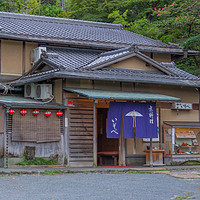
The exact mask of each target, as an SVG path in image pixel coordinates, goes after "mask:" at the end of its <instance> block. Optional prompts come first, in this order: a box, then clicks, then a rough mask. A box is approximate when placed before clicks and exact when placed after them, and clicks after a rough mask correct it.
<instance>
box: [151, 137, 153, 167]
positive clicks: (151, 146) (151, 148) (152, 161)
mask: <svg viewBox="0 0 200 200" xmlns="http://www.w3.org/2000/svg"><path fill="white" fill-rule="evenodd" d="M150 167H153V148H152V138H150Z"/></svg>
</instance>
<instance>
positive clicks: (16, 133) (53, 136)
mask: <svg viewBox="0 0 200 200" xmlns="http://www.w3.org/2000/svg"><path fill="white" fill-rule="evenodd" d="M50 111H51V113H52V114H51V116H50V117H46V116H45V115H44V113H45V110H39V112H40V113H39V115H37V116H33V114H32V112H33V109H27V114H26V115H24V116H22V115H21V114H20V109H15V113H14V114H13V116H12V119H10V120H9V121H11V122H12V126H10V128H11V132H12V141H15V142H37V143H42V142H56V141H59V140H60V135H61V132H62V130H63V128H62V124H63V122H62V121H63V119H62V117H61V118H59V117H57V116H56V112H57V111H56V110H50Z"/></svg>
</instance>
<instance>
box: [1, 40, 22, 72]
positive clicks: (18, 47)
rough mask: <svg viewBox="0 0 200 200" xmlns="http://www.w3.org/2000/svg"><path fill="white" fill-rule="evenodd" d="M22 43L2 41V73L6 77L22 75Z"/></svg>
mask: <svg viewBox="0 0 200 200" xmlns="http://www.w3.org/2000/svg"><path fill="white" fill-rule="evenodd" d="M11 49H12V51H11ZM22 55H23V45H22V42H18V41H11V40H2V41H1V73H2V74H5V75H21V74H22V60H23V56H22Z"/></svg>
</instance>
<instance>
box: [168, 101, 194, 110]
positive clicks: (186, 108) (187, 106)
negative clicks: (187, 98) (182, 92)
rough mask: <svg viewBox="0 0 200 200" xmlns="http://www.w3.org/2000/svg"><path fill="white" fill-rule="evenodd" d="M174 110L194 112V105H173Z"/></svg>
mask: <svg viewBox="0 0 200 200" xmlns="http://www.w3.org/2000/svg"><path fill="white" fill-rule="evenodd" d="M172 109H178V110H192V103H173V104H172Z"/></svg>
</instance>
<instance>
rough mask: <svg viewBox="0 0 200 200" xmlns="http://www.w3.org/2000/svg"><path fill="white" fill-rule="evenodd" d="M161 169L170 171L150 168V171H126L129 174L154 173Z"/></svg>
mask: <svg viewBox="0 0 200 200" xmlns="http://www.w3.org/2000/svg"><path fill="white" fill-rule="evenodd" d="M163 171H170V170H169V169H161V170H150V171H128V172H127V173H130V174H155V173H159V172H163Z"/></svg>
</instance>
